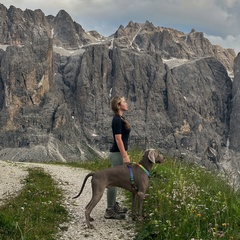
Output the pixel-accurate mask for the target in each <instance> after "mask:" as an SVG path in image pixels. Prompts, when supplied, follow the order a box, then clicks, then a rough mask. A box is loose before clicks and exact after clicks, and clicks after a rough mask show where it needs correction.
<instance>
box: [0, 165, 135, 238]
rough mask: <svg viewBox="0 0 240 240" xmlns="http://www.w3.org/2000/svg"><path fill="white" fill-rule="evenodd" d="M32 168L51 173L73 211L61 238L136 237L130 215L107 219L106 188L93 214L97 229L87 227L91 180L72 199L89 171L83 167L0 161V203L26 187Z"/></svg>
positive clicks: (60, 231)
mask: <svg viewBox="0 0 240 240" xmlns="http://www.w3.org/2000/svg"><path fill="white" fill-rule="evenodd" d="M29 167H41V168H43V169H44V170H45V171H46V172H48V173H50V174H51V176H52V177H53V178H54V179H55V180H56V182H57V183H58V185H59V187H61V188H62V189H63V190H64V194H65V205H66V207H67V209H68V211H69V213H70V216H71V221H70V223H66V224H63V225H62V226H60V229H59V234H58V237H57V239H58V240H70V239H71V240H79V239H91V240H92V239H93V240H100V239H101V240H102V239H111V240H112V239H123V240H131V239H134V224H133V222H132V220H131V219H130V218H129V217H128V216H127V218H126V219H125V220H107V219H104V212H105V209H106V191H105V193H104V195H103V197H102V199H101V200H100V202H99V203H98V205H97V206H96V207H95V208H94V209H93V212H92V217H93V218H94V219H95V221H94V222H93V224H94V226H95V229H88V228H86V224H85V216H84V208H85V206H86V205H87V203H88V202H89V201H90V199H91V196H92V192H91V186H90V180H89V181H88V182H87V183H86V186H85V188H84V191H83V195H82V196H80V197H79V198H78V199H75V200H73V199H72V197H73V196H75V195H76V194H77V193H78V191H79V190H80V187H81V184H82V181H83V179H84V177H85V176H86V174H87V173H88V172H89V171H86V170H84V169H79V168H72V167H66V166H57V165H48V164H36V163H13V162H5V161H0V205H1V204H2V203H3V201H4V199H6V198H8V197H9V196H10V195H13V194H17V193H18V191H19V190H20V189H21V187H22V186H23V181H22V180H23V179H24V178H25V177H26V175H27V169H28V168H29ZM61 229H62V230H61Z"/></svg>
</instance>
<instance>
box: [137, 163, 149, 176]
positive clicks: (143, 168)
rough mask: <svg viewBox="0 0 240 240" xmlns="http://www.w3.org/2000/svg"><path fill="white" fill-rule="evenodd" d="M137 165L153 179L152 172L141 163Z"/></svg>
mask: <svg viewBox="0 0 240 240" xmlns="http://www.w3.org/2000/svg"><path fill="white" fill-rule="evenodd" d="M137 165H138V166H139V167H140V168H141V169H142V170H143V171H144V172H145V173H146V174H147V175H148V177H149V178H150V177H151V174H150V172H149V171H148V170H147V169H146V168H145V167H144V166H143V165H141V164H139V163H138V164H137Z"/></svg>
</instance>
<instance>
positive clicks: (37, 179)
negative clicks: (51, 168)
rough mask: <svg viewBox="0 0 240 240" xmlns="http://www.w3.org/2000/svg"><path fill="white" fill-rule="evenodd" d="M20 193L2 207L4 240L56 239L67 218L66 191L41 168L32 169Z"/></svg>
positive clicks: (0, 217) (0, 220) (0, 228)
mask: <svg viewBox="0 0 240 240" xmlns="http://www.w3.org/2000/svg"><path fill="white" fill-rule="evenodd" d="M28 171H29V175H28V177H27V178H26V180H25V186H24V188H23V190H22V191H21V193H20V195H19V196H17V197H15V198H12V199H10V200H9V201H8V202H7V203H6V204H5V205H4V206H2V207H0V239H1V240H37V239H41V240H43V239H46V240H53V239H54V235H55V234H56V233H57V231H58V225H59V224H60V223H63V222H65V221H67V219H68V213H67V211H66V210H65V208H64V207H63V206H62V205H61V201H62V197H63V195H62V192H61V190H60V189H58V188H57V187H56V184H55V182H54V180H53V179H52V178H51V176H50V175H48V174H46V173H45V172H44V171H43V170H42V169H40V168H33V169H29V170H28Z"/></svg>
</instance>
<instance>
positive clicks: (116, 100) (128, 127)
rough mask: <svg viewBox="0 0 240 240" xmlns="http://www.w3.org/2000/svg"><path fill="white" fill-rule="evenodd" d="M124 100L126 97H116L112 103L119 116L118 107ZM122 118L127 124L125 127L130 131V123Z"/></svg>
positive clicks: (112, 107)
mask: <svg viewBox="0 0 240 240" xmlns="http://www.w3.org/2000/svg"><path fill="white" fill-rule="evenodd" d="M122 98H124V97H120V96H116V97H114V98H113V99H112V101H111V109H112V110H113V112H114V113H115V114H117V115H118V105H119V104H120V103H121V99H122ZM120 117H121V119H122V120H123V122H124V123H125V127H126V128H127V129H130V128H131V127H130V124H129V123H128V121H127V120H126V119H125V118H124V117H122V116H120Z"/></svg>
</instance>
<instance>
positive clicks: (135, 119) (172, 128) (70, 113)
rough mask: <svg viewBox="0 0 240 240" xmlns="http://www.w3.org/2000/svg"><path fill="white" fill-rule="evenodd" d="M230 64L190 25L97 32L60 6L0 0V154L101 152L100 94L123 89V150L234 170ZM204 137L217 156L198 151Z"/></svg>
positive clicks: (107, 117)
mask: <svg viewBox="0 0 240 240" xmlns="http://www.w3.org/2000/svg"><path fill="white" fill-rule="evenodd" d="M239 64H240V58H239V54H238V56H236V54H235V52H234V50H232V49H223V48H222V47H220V46H214V45H212V44H211V43H210V41H209V40H208V39H206V38H205V37H204V35H203V33H201V32H197V31H195V30H194V29H193V30H192V31H191V32H190V33H189V34H185V33H183V32H180V31H177V30H175V29H169V28H164V27H155V26H154V25H153V24H152V23H150V22H148V21H146V22H145V23H133V22H129V24H128V25H127V26H126V27H124V26H120V27H119V28H118V29H117V30H116V32H115V33H113V34H112V35H110V36H108V37H104V36H102V35H100V34H99V33H97V32H96V31H90V32H86V31H85V30H84V29H83V28H82V26H81V25H80V24H78V23H76V22H74V21H73V20H72V18H71V16H70V15H69V14H68V13H67V12H65V11H64V10H61V11H60V12H59V13H58V14H57V16H45V15H44V13H43V12H42V11H41V10H35V11H32V10H29V9H26V10H25V11H22V10H21V9H18V8H15V7H14V6H11V7H10V8H9V9H7V8H6V7H5V6H4V5H2V4H0V67H1V70H0V126H1V128H0V159H3V160H5V159H6V160H14V161H32V160H34V161H56V160H60V161H79V160H85V159H89V158H95V157H99V156H104V155H105V154H106V153H107V151H108V149H109V146H110V144H111V141H112V134H111V128H110V124H111V118H112V112H111V110H110V100H111V97H113V96H115V95H123V96H125V97H126V99H127V101H128V103H129V109H130V110H129V111H128V112H127V113H126V115H125V116H126V117H127V119H128V120H129V122H130V123H131V126H132V131H131V139H130V148H134V147H139V148H141V149H145V148H149V147H152V148H153V147H157V148H159V149H161V150H162V151H163V152H164V153H165V154H169V155H173V156H184V157H185V158H188V159H190V160H193V161H197V162H199V163H201V164H203V165H205V166H212V167H219V166H220V167H221V168H224V169H225V170H227V171H234V170H236V169H239V167H238V166H237V164H238V162H237V161H236V159H237V156H238V154H239V151H240V147H239V145H238V142H239V136H240V134H239V132H240V129H239V124H238V122H239V116H238V115H239V113H240V109H239V101H238V95H239V93H238V88H239V87H238V85H239V82H240V75H239V69H240V66H239ZM213 139H214V141H215V142H216V146H215V150H214V151H215V152H214V153H215V155H216V154H217V155H218V156H217V157H216V156H215V157H216V158H217V159H218V160H219V164H218V163H214V161H215V160H211V159H210V158H208V155H207V151H208V149H209V145H210V143H211V141H212V140H213ZM236 166H237V167H236ZM234 176H235V177H238V176H237V174H235V175H234Z"/></svg>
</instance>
